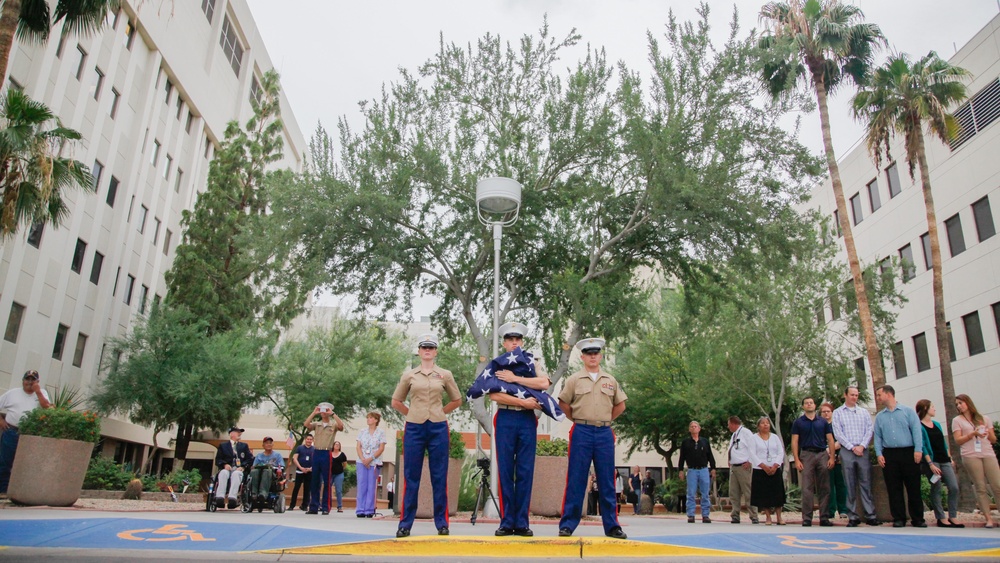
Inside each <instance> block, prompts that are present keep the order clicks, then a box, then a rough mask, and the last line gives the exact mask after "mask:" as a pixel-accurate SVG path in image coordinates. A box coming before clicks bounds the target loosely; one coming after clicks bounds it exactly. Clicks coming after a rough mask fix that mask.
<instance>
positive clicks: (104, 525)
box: [0, 518, 391, 552]
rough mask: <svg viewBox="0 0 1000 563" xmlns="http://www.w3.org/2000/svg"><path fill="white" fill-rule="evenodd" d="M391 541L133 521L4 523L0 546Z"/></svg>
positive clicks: (219, 547)
mask: <svg viewBox="0 0 1000 563" xmlns="http://www.w3.org/2000/svg"><path fill="white" fill-rule="evenodd" d="M388 537H391V536H386V535H374V534H357V533H345V532H336V531H327V530H308V529H302V528H293V527H289V526H273V525H261V524H231V523H206V522H170V521H168V520H140V519H135V518H89V519H81V520H20V521H5V522H4V525H3V527H2V528H0V545H4V546H17V547H73V548H94V549H171V550H174V549H176V550H198V551H227V552H234V551H258V550H264V549H283V548H290V547H303V546H313V545H326V544H337V543H349V542H359V541H371V540H379V539H386V538H388Z"/></svg>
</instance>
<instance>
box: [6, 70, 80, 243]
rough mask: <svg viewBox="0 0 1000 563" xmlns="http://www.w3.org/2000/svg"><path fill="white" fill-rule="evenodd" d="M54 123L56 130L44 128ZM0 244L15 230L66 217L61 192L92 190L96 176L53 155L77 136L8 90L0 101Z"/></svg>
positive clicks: (39, 107) (17, 92) (21, 95)
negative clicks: (71, 189) (80, 189)
mask: <svg viewBox="0 0 1000 563" xmlns="http://www.w3.org/2000/svg"><path fill="white" fill-rule="evenodd" d="M53 120H55V122H56V126H55V127H53V128H51V129H44V127H45V126H46V124H48V123H49V122H50V121H53ZM0 127H2V129H0V241H2V240H3V239H6V238H9V237H11V236H13V235H14V233H16V232H17V229H18V227H19V226H23V225H31V224H33V223H36V222H51V223H52V224H53V225H56V226H58V225H59V222H60V221H61V220H62V219H63V218H64V217H65V216H66V215H67V214H68V213H69V209H68V208H67V207H66V203H65V202H64V201H63V197H62V191H63V189H65V188H68V187H72V186H77V187H79V188H82V189H85V190H93V189H94V186H93V184H94V177H93V176H91V174H90V171H89V170H88V169H87V167H86V166H84V165H83V164H82V163H80V162H78V161H76V160H72V159H68V158H62V157H57V156H54V155H55V154H57V153H58V152H59V148H60V147H61V146H62V145H63V143H65V142H66V141H74V140H78V139H80V134H79V133H77V132H76V131H74V130H72V129H67V128H65V127H62V125H61V124H60V123H59V120H58V119H56V118H55V116H53V115H52V111H51V110H49V108H47V107H45V105H44V104H42V103H40V102H36V101H34V100H32V99H31V98H29V97H28V96H26V95H25V94H24V93H23V92H21V91H20V90H15V89H13V88H8V90H7V93H6V95H5V97H4V98H3V100H2V101H0Z"/></svg>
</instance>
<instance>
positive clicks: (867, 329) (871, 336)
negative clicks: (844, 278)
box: [813, 71, 885, 389]
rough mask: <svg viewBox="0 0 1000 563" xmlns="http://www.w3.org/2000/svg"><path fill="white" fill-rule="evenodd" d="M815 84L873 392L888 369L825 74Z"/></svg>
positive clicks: (883, 378)
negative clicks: (850, 205)
mask: <svg viewBox="0 0 1000 563" xmlns="http://www.w3.org/2000/svg"><path fill="white" fill-rule="evenodd" d="M813 85H814V86H815V89H816V102H817V106H819V118H820V124H821V126H822V129H823V148H824V149H825V151H826V164H827V167H828V168H829V169H830V183H832V184H833V195H834V198H835V199H836V201H837V215H838V216H839V219H840V230H841V232H842V233H843V235H844V247H845V249H846V250H847V263H848V265H849V266H850V269H851V278H852V280H853V282H854V293H855V295H856V296H857V301H858V317H859V319H860V321H861V332H862V334H863V336H864V341H865V342H864V343H865V350H866V351H867V355H868V365H869V367H871V370H872V389H878V388H879V387H881V386H882V385H885V370H884V369H883V366H882V354H881V353H880V351H879V346H878V341H877V340H876V339H875V326H874V325H873V324H872V315H871V309H870V307H869V306H868V292H867V291H866V289H865V280H864V277H863V276H862V275H861V262H860V261H859V260H858V251H857V248H855V246H854V232H853V231H852V230H851V221H850V220H849V219H848V215H847V201H846V200H844V184H843V183H842V182H841V180H840V168H839V167H838V166H837V156H836V154H834V151H833V138H832V137H831V136H830V111H829V109H828V108H827V100H826V87H825V85H824V83H823V75H822V71H819V72H814V73H813Z"/></svg>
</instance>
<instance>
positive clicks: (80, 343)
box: [73, 332, 87, 367]
mask: <svg viewBox="0 0 1000 563" xmlns="http://www.w3.org/2000/svg"><path fill="white" fill-rule="evenodd" d="M86 349H87V335H86V334H84V333H82V332H80V333H77V335H76V349H75V350H73V367H80V366H82V365H83V352H84V351H85V350H86Z"/></svg>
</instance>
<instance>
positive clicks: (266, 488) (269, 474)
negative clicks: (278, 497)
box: [246, 436, 285, 512]
mask: <svg viewBox="0 0 1000 563" xmlns="http://www.w3.org/2000/svg"><path fill="white" fill-rule="evenodd" d="M284 470H285V460H284V459H283V458H282V457H281V454H279V453H278V452H276V451H274V438H271V437H270V436H267V437H265V438H264V451H262V452H260V453H259V454H257V456H256V457H254V459H253V469H251V470H250V483H249V485H248V490H247V497H246V498H247V500H248V503H247V504H248V506H249V508H250V509H251V510H252V509H253V508H254V507H257V508H258V509H261V508H263V507H269V508H270V505H271V493H272V492H277V491H280V490H281V489H283V488H284V482H285V481H284ZM282 501H283V499H282ZM280 504H284V503H283V502H281V503H280ZM275 508H277V507H275ZM283 508H284V507H283V506H282V510H275V512H279V511H280V512H283V511H284V510H283Z"/></svg>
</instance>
